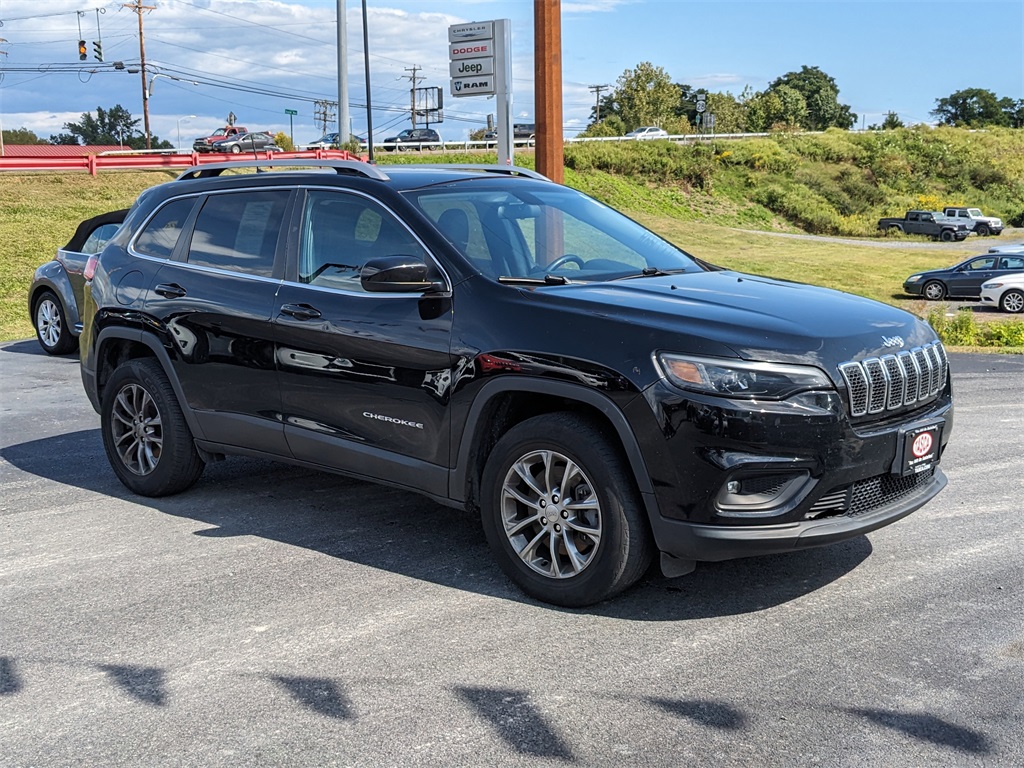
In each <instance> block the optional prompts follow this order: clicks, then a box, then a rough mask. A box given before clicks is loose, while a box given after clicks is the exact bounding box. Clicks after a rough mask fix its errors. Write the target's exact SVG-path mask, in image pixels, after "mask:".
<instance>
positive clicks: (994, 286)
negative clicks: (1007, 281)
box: [981, 283, 1003, 291]
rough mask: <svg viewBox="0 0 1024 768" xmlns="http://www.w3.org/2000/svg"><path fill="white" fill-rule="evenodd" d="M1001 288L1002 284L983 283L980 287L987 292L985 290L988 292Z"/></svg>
mask: <svg viewBox="0 0 1024 768" xmlns="http://www.w3.org/2000/svg"><path fill="white" fill-rule="evenodd" d="M1002 287H1003V284H1002V283H985V284H983V285H982V286H981V290H983V291H987V290H989V289H991V288H1002Z"/></svg>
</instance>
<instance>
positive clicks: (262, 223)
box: [187, 189, 291, 277]
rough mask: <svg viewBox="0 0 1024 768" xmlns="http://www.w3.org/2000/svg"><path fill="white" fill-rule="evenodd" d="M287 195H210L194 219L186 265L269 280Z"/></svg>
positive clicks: (250, 192)
mask: <svg viewBox="0 0 1024 768" xmlns="http://www.w3.org/2000/svg"><path fill="white" fill-rule="evenodd" d="M290 195H291V192H290V191H289V190H286V189H269V190H260V191H256V190H246V191H244V192H232V193H227V194H221V195H211V196H210V197H208V198H207V199H206V202H204V203H203V208H202V210H201V211H199V216H198V217H196V224H195V227H194V229H193V232H192V242H191V243H190V244H189V249H188V259H187V260H188V263H189V264H195V265H198V266H202V267H213V268H214V269H226V270H230V271H232V272H245V273H247V274H251V275H262V276H264V277H271V276H272V275H273V272H274V258H275V255H276V253H277V241H278V238H279V237H280V235H281V228H282V223H283V221H284V214H285V211H286V210H287V208H288V199H289V196H290Z"/></svg>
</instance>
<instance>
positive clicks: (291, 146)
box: [274, 131, 295, 152]
mask: <svg viewBox="0 0 1024 768" xmlns="http://www.w3.org/2000/svg"><path fill="white" fill-rule="evenodd" d="M274 143H275V144H276V145H277V146H279V147H280V148H281V149H283V150H284V151H285V152H294V151H295V143H294V142H293V141H292V137H291V136H289V135H288V134H287V133H285V132H284V131H278V132H277V133H275V134H274Z"/></svg>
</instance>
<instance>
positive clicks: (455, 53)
mask: <svg viewBox="0 0 1024 768" xmlns="http://www.w3.org/2000/svg"><path fill="white" fill-rule="evenodd" d="M485 56H490V57H493V56H494V42H493V41H492V40H474V41H473V42H470V43H452V44H451V45H449V46H448V58H449V59H450V60H451V61H458V60H459V59H479V58H483V57H485Z"/></svg>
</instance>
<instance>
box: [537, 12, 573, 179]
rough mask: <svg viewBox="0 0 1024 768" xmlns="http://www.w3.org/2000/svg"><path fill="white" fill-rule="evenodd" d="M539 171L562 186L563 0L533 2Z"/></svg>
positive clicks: (563, 173) (563, 172)
mask: <svg viewBox="0 0 1024 768" xmlns="http://www.w3.org/2000/svg"><path fill="white" fill-rule="evenodd" d="M533 40H534V44H533V66H534V70H535V74H534V80H535V82H536V84H537V85H536V90H535V95H534V99H535V107H536V114H537V154H536V163H537V170H538V171H539V172H540V173H543V174H544V175H545V176H547V177H548V178H549V179H551V180H552V181H555V182H558V183H559V184H561V183H562V179H563V178H564V177H565V167H564V166H565V159H564V154H563V146H562V0H533Z"/></svg>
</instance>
